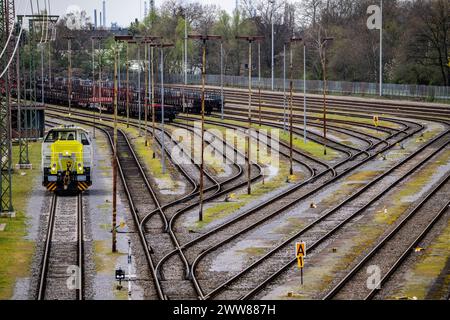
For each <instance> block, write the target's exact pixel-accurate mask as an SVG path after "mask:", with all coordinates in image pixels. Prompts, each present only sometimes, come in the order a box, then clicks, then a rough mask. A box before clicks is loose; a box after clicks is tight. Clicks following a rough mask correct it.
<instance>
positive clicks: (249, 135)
mask: <svg viewBox="0 0 450 320" xmlns="http://www.w3.org/2000/svg"><path fill="white" fill-rule="evenodd" d="M236 39H238V40H246V41H247V42H248V133H247V193H248V194H249V195H251V194H252V183H251V180H252V161H251V160H252V159H251V158H252V154H251V141H252V140H251V138H252V68H253V66H252V45H253V42H255V41H256V42H259V41H262V40H263V39H264V37H262V36H237V37H236Z"/></svg>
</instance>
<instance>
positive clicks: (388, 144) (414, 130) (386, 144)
mask: <svg viewBox="0 0 450 320" xmlns="http://www.w3.org/2000/svg"><path fill="white" fill-rule="evenodd" d="M421 130H423V127H420V126H419V125H417V126H416V127H415V128H412V127H408V129H405V130H398V131H396V132H395V133H393V134H391V135H390V137H389V138H388V139H385V140H384V141H381V140H380V141H379V142H378V143H377V144H374V145H373V146H372V148H374V149H375V148H381V146H382V145H384V147H383V148H382V151H385V150H387V149H389V148H390V147H392V145H393V144H395V143H396V142H389V140H394V138H395V137H398V136H400V135H401V134H402V133H403V134H404V135H405V137H404V138H398V140H399V141H402V140H405V139H406V138H407V137H410V136H412V135H413V134H414V133H417V132H420V131H421ZM382 151H380V150H378V149H377V150H375V151H374V154H373V155H372V157H371V158H373V156H374V155H376V154H379V153H380V152H382ZM347 160H348V159H347ZM352 167H353V166H350V167H349V168H352ZM344 171H347V169H346V170H344ZM311 180H312V179H311ZM234 222H236V221H234ZM214 231H217V230H212V232H211V234H212V233H213V232H214ZM231 233H232V232H231ZM238 234H239V232H238ZM208 236H210V234H209V235H208V234H207V235H204V236H201V237H200V238H199V239H196V240H193V241H191V242H188V243H186V244H184V245H182V246H181V247H180V249H182V250H184V249H186V248H187V247H190V246H191V245H193V244H195V243H199V242H200V241H202V240H204V239H205V238H207V237H208ZM173 252H174V251H172V252H171V253H170V254H169V258H170V257H172V256H173ZM186 256H187V257H188V259H189V260H190V261H191V260H192V257H195V254H194V255H191V254H190V253H189V252H188V253H187V254H186ZM161 261H162V262H165V261H168V259H165V258H163V260H161ZM161 261H160V262H161ZM192 274H194V275H195V270H192V269H191V276H192ZM197 290H198V289H197ZM200 290H201V288H200ZM200 293H201V295H199V297H200V298H202V296H203V298H209V296H208V295H205V294H204V293H203V292H200Z"/></svg>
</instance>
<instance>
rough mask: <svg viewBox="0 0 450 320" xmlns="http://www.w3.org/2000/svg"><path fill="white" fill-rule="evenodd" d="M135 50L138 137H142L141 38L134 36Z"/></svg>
mask: <svg viewBox="0 0 450 320" xmlns="http://www.w3.org/2000/svg"><path fill="white" fill-rule="evenodd" d="M136 43H137V50H138V72H137V74H138V112H139V137H142V114H141V113H142V112H141V111H142V110H141V108H142V106H141V68H142V65H141V43H142V38H136Z"/></svg>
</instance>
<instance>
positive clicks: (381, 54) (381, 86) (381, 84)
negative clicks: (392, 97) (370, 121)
mask: <svg viewBox="0 0 450 320" xmlns="http://www.w3.org/2000/svg"><path fill="white" fill-rule="evenodd" d="M380 2H381V4H380V10H381V13H380V19H381V26H380V97H382V96H383V0H380Z"/></svg>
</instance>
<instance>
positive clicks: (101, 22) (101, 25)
mask: <svg viewBox="0 0 450 320" xmlns="http://www.w3.org/2000/svg"><path fill="white" fill-rule="evenodd" d="M100 29H103V20H102V12H101V11H100Z"/></svg>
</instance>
